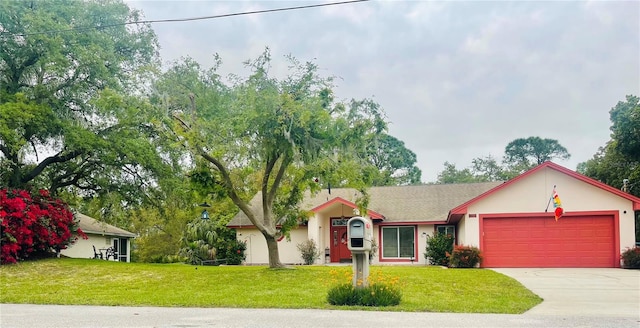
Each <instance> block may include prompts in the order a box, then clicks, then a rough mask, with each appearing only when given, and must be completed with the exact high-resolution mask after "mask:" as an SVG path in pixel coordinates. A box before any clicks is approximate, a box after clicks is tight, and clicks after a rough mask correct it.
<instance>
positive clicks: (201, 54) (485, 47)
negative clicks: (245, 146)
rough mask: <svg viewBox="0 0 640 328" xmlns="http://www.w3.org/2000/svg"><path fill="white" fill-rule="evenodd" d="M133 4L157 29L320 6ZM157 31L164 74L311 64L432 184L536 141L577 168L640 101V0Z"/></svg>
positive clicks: (383, 12) (377, 8) (487, 6)
mask: <svg viewBox="0 0 640 328" xmlns="http://www.w3.org/2000/svg"><path fill="white" fill-rule="evenodd" d="M127 3H129V5H130V6H132V7H133V8H136V9H140V10H142V11H143V13H144V17H145V19H150V20H153V19H167V18H184V17H198V16H208V15H218V14H228V13H236V12H242V11H253V10H265V9H273V8H281V7H288V6H300V5H305V4H318V3H323V2H322V1H321V0H318V1H295V2H292V1H242V2H239V1H127ZM153 28H154V30H155V32H156V34H157V35H158V39H159V42H160V46H161V51H160V54H161V57H162V59H163V61H165V62H168V61H173V60H176V59H178V58H180V57H183V56H190V57H192V58H194V59H196V60H197V61H198V62H199V63H201V64H202V65H204V66H209V65H211V63H212V62H213V60H212V59H213V54H214V53H218V54H220V56H221V58H222V60H223V71H222V72H223V73H243V72H244V71H243V65H242V62H243V61H245V60H247V59H250V58H256V57H257V56H258V55H260V54H261V53H262V52H263V50H264V48H265V47H267V46H268V47H269V48H270V49H271V54H272V58H274V66H276V68H275V69H282V67H284V66H285V65H286V61H285V58H284V56H285V55H287V54H291V55H293V56H294V57H296V58H298V59H299V60H301V61H309V60H312V61H314V62H315V63H316V64H318V66H319V67H320V69H321V72H322V73H323V74H326V76H338V77H340V79H339V80H338V83H337V88H336V90H335V92H336V95H337V97H338V98H339V99H350V98H357V99H361V98H373V99H374V100H375V101H377V102H378V103H379V104H380V105H382V107H383V108H384V109H385V111H386V113H387V116H388V119H389V121H390V122H391V125H390V131H389V133H390V134H391V135H393V136H395V137H396V138H398V139H401V140H402V141H404V142H405V144H406V146H407V148H409V149H411V150H412V151H414V152H415V153H416V154H417V156H418V167H420V169H421V170H422V174H423V175H422V180H423V181H424V182H430V181H434V180H435V179H436V177H437V174H438V172H440V171H441V170H442V169H443V163H444V162H445V161H449V162H452V163H454V164H456V166H457V167H458V168H464V167H468V166H470V165H471V160H472V159H473V158H476V157H484V156H487V155H492V156H494V157H496V158H498V159H501V158H502V156H503V155H504V148H505V146H506V145H507V144H508V143H509V142H510V141H512V140H514V139H516V138H526V137H530V136H539V137H542V138H551V139H556V140H558V141H559V142H560V144H562V145H563V146H565V147H566V148H567V150H568V151H569V153H571V155H572V156H571V159H570V160H564V161H563V160H559V161H557V163H558V164H560V165H563V166H566V167H568V168H570V169H575V168H576V166H577V164H578V163H580V162H583V161H586V160H587V159H589V158H591V157H592V156H593V155H594V154H595V152H596V151H597V150H598V147H600V146H603V145H605V143H606V142H607V141H608V140H609V135H610V131H609V127H610V124H611V123H610V120H609V110H610V109H611V107H613V106H615V104H616V103H617V102H618V101H621V100H624V98H625V95H628V94H634V95H639V94H640V2H638V1H626V2H623V1H619V2H612V1H607V2H603V1H544V2H543V1H533V2H523V1H514V2H508V1H495V2H490V1H473V2H466V1H370V2H363V3H354V4H346V5H339V6H330V7H322V8H313V9H302V10H294V11H285V12H277V13H266V14H257V15H248V16H236V17H228V18H220V19H210V20H201V21H193V22H181V23H161V24H153ZM278 65H281V67H280V68H278V67H277V66H278Z"/></svg>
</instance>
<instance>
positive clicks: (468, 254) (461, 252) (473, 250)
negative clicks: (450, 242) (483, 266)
mask: <svg viewBox="0 0 640 328" xmlns="http://www.w3.org/2000/svg"><path fill="white" fill-rule="evenodd" d="M447 256H449V267H451V268H475V267H476V266H477V265H480V263H482V252H480V250H479V249H478V248H477V247H473V246H464V245H456V246H454V247H453V252H451V254H449V253H447Z"/></svg>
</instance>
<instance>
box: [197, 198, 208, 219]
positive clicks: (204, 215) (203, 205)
mask: <svg viewBox="0 0 640 328" xmlns="http://www.w3.org/2000/svg"><path fill="white" fill-rule="evenodd" d="M198 206H200V207H204V208H205V209H204V210H202V214H200V218H201V219H203V220H209V212H208V211H207V208H208V207H211V206H210V205H209V204H207V202H204V203H202V204H200V205H198Z"/></svg>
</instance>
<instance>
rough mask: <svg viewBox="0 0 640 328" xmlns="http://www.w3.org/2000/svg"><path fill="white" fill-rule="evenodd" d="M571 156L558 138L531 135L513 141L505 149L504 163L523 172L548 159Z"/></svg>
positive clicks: (516, 170) (515, 170) (513, 169)
mask: <svg viewBox="0 0 640 328" xmlns="http://www.w3.org/2000/svg"><path fill="white" fill-rule="evenodd" d="M570 157H571V155H570V154H569V152H568V151H567V149H566V148H564V147H563V146H562V145H561V144H560V143H559V142H558V140H555V139H542V138H540V137H529V138H526V139H525V138H519V139H516V140H513V141H511V142H510V143H509V144H508V145H507V147H505V149H504V159H503V163H504V164H505V165H506V166H508V167H509V168H510V170H511V171H514V172H518V173H522V172H524V171H527V170H530V169H532V168H533V167H535V166H537V165H540V164H542V163H544V162H546V161H550V160H553V159H555V158H559V159H569V158H570Z"/></svg>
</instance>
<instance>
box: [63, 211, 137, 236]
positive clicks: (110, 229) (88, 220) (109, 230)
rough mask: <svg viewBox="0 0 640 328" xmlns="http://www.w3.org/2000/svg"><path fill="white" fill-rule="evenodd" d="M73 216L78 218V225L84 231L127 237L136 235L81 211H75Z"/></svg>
mask: <svg viewBox="0 0 640 328" xmlns="http://www.w3.org/2000/svg"><path fill="white" fill-rule="evenodd" d="M75 217H76V218H77V219H78V220H79V222H78V226H79V228H80V229H82V231H84V233H88V234H97V235H104V236H117V237H129V238H134V237H136V235H135V234H134V233H131V232H129V231H126V230H123V229H120V228H118V227H114V226H112V225H110V224H106V223H104V222H100V221H98V220H96V219H94V218H92V217H90V216H86V215H84V214H81V213H75Z"/></svg>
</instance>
